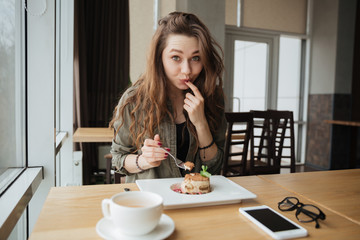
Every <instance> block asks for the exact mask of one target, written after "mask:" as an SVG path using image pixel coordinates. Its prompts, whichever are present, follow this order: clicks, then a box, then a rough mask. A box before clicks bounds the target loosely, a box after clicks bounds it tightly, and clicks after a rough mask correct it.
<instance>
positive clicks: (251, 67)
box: [224, 26, 305, 162]
mask: <svg viewBox="0 0 360 240" xmlns="http://www.w3.org/2000/svg"><path fill="white" fill-rule="evenodd" d="M304 48H305V40H303V39H302V36H291V37H287V36H283V35H281V34H280V33H273V32H269V31H261V30H249V29H246V30H245V29H242V28H238V27H234V26H227V27H226V46H225V52H226V59H225V65H226V70H227V72H226V73H227V74H226V78H225V84H224V90H225V93H226V96H227V97H228V101H227V106H226V110H227V111H235V112H237V111H240V112H247V111H250V110H266V109H277V110H289V111H292V112H293V113H294V121H295V123H296V124H295V136H296V138H295V152H296V156H295V157H296V160H297V161H298V162H300V161H304V159H303V158H302V154H301V153H302V152H303V144H304V142H303V138H302V135H303V134H305V131H304V129H305V128H304V125H305V121H303V119H304V118H303V109H304V102H303V99H304V98H303V95H304V89H303V88H304V87H303V86H304V79H303V76H304V73H303V72H302V71H303V69H304V58H305V56H304V53H305V51H304Z"/></svg>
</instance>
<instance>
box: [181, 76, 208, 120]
mask: <svg viewBox="0 0 360 240" xmlns="http://www.w3.org/2000/svg"><path fill="white" fill-rule="evenodd" d="M186 85H188V86H189V88H190V89H191V90H192V91H193V93H194V95H193V94H191V93H186V95H185V99H184V109H185V110H186V112H187V113H188V114H189V119H190V121H191V122H192V123H193V124H194V126H195V127H197V126H200V125H201V123H205V122H207V120H206V117H205V112H204V98H203V96H202V95H201V93H200V91H199V89H198V88H197V87H196V86H195V85H194V84H193V83H192V82H186Z"/></svg>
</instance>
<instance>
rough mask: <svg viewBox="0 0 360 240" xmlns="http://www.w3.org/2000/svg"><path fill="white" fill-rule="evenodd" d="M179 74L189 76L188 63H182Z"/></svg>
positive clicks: (189, 68) (189, 67)
mask: <svg viewBox="0 0 360 240" xmlns="http://www.w3.org/2000/svg"><path fill="white" fill-rule="evenodd" d="M181 73H183V74H185V75H189V74H190V73H191V66H190V63H189V61H183V62H182V64H181Z"/></svg>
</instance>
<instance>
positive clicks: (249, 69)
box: [232, 40, 268, 112]
mask: <svg viewBox="0 0 360 240" xmlns="http://www.w3.org/2000/svg"><path fill="white" fill-rule="evenodd" d="M234 44H235V46H234V87H233V91H232V98H233V102H232V104H233V106H232V111H234V112H236V111H238V112H240V111H242V112H247V111H250V110H255V109H256V110H265V105H266V83H267V68H268V66H267V65H268V64H267V62H268V61H267V52H268V44H267V43H261V42H251V41H243V40H235V41H234Z"/></svg>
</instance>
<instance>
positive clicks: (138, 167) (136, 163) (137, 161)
mask: <svg viewBox="0 0 360 240" xmlns="http://www.w3.org/2000/svg"><path fill="white" fill-rule="evenodd" d="M140 156H141V154H138V155H137V156H136V158H135V165H136V168H137V169H138V170H139V171H140V172H143V171H145V169H143V168H142V167H141V166H140V164H139V158H140Z"/></svg>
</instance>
